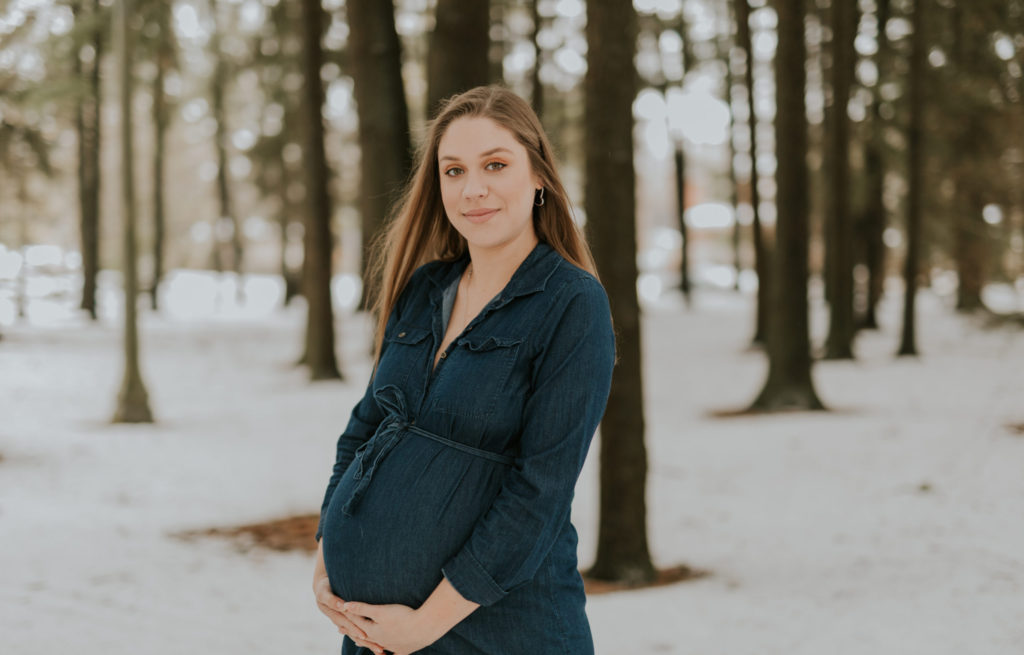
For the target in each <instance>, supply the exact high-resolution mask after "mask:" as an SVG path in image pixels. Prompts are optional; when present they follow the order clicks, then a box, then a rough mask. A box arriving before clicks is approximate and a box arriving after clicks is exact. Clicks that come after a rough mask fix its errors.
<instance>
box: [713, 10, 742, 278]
mask: <svg viewBox="0 0 1024 655" xmlns="http://www.w3.org/2000/svg"><path fill="white" fill-rule="evenodd" d="M730 6H731V5H729V4H727V6H726V9H725V11H726V13H727V15H728V16H729V21H730V24H731V22H732V20H733V12H732V11H731V9H730ZM715 45H716V46H717V48H718V56H719V57H720V58H721V59H722V61H723V63H724V64H725V98H723V99H724V100H725V104H726V106H727V107H729V137H728V139H727V140H726V143H725V146H726V152H728V156H729V168H728V175H729V205H730V206H731V207H732V214H733V223H732V265H733V268H734V269H735V271H736V281H735V283H734V284H733V287H734V288H735V289H736V290H737V291H739V289H740V273H741V272H742V262H741V259H740V235H741V226H740V219H739V211H738V210H739V194H738V193H737V190H736V143H735V139H734V134H735V131H736V120H735V116H734V115H733V111H732V101H733V95H732V85H733V82H734V80H733V76H732V47H733V44H732V38H731V36H729V35H726V36H723V37H719V38H718V40H717V41H716V42H715Z"/></svg>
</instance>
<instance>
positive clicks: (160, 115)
mask: <svg viewBox="0 0 1024 655" xmlns="http://www.w3.org/2000/svg"><path fill="white" fill-rule="evenodd" d="M157 12H159V13H158V18H157V20H158V25H159V28H160V36H159V37H158V38H159V43H158V45H157V53H156V77H155V79H154V80H153V129H154V141H155V145H154V148H153V280H152V283H151V284H150V287H149V294H150V303H151V305H152V307H153V310H154V311H156V310H157V309H158V308H159V291H160V281H161V280H162V279H163V275H164V232H165V224H166V220H165V216H164V161H165V159H166V157H167V153H166V148H165V141H166V136H167V122H168V120H167V113H168V112H167V96H166V94H165V93H164V77H165V75H166V74H167V70H168V69H169V68H170V65H171V57H172V56H173V53H172V50H171V48H172V45H171V34H170V29H171V23H170V6H169V5H167V4H165V3H160V4H159V6H158V7H157Z"/></svg>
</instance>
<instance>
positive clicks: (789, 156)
mask: <svg viewBox="0 0 1024 655" xmlns="http://www.w3.org/2000/svg"><path fill="white" fill-rule="evenodd" d="M775 6H776V11H777V12H778V35H779V42H778V46H777V48H778V49H777V50H776V52H775V84H776V98H777V100H776V102H777V106H778V110H777V112H776V115H775V148H776V157H777V158H778V168H777V170H776V186H777V188H778V192H777V203H778V208H779V209H778V219H777V222H776V224H775V255H774V257H773V258H772V261H773V265H774V274H773V276H772V279H773V281H774V282H775V284H773V287H772V308H771V313H770V315H769V321H770V324H769V326H768V343H767V345H768V349H767V350H768V379H767V380H766V381H765V385H764V389H762V390H761V393H760V395H759V396H758V397H757V399H756V400H755V401H754V405H753V408H752V409H754V410H762V411H780V410H795V409H823V406H822V404H821V401H820V400H818V395H817V393H816V392H815V390H814V384H813V382H812V380H811V353H810V335H809V328H808V316H807V272H808V271H807V269H808V266H807V255H808V240H809V230H808V223H809V219H808V189H807V181H808V174H807V116H806V107H805V102H804V93H805V89H806V81H807V78H806V71H805V69H804V65H805V63H806V60H807V53H806V45H805V43H804V18H805V10H804V0H778V1H777V2H776V3H775Z"/></svg>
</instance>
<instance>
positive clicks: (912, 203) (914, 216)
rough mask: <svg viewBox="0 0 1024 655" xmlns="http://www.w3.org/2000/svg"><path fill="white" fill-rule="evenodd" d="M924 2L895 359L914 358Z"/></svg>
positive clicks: (914, 65)
mask: <svg viewBox="0 0 1024 655" xmlns="http://www.w3.org/2000/svg"><path fill="white" fill-rule="evenodd" d="M924 3H925V0H914V13H913V17H912V19H911V22H912V23H913V26H914V33H913V35H912V36H911V46H910V47H911V53H910V71H909V73H908V75H909V77H910V79H909V80H908V86H909V96H910V118H909V121H908V124H907V234H906V237H907V252H906V257H905V259H904V262H903V282H904V286H905V292H904V298H903V332H902V335H901V337H900V347H899V351H898V352H897V354H898V355H901V356H902V355H917V333H916V324H915V314H916V307H915V304H916V299H917V272H918V268H919V267H920V258H921V255H920V253H921V211H922V207H921V200H922V197H923V194H924V188H923V187H922V185H923V183H924V153H923V145H924V144H923V130H924V125H923V122H924V76H925V75H926V74H927V64H926V62H925V57H926V56H927V54H926V49H927V47H928V44H927V42H926V40H925V34H924V17H925V10H924Z"/></svg>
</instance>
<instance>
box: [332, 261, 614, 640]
mask: <svg viewBox="0 0 1024 655" xmlns="http://www.w3.org/2000/svg"><path fill="white" fill-rule="evenodd" d="M467 264H468V258H466V257H463V258H462V259H460V260H457V261H454V262H432V263H430V264H427V265H425V266H422V267H420V268H419V269H417V271H416V272H415V273H414V274H413V276H412V278H411V280H410V282H409V284H408V285H407V286H406V289H405V290H404V291H403V293H402V295H401V297H400V299H399V301H398V303H397V306H396V307H395V310H394V312H393V313H392V315H391V316H390V317H389V319H388V323H387V327H386V329H385V333H384V342H383V347H382V350H381V357H380V362H379V365H378V367H377V370H376V373H375V375H374V377H373V379H372V381H371V382H370V385H369V387H368V388H367V390H366V394H365V395H364V397H363V398H362V400H360V401H359V403H358V404H357V405H356V406H355V408H354V409H353V411H352V415H351V418H350V420H349V423H348V426H347V427H346V428H345V432H344V433H343V434H342V435H341V437H340V438H339V439H338V448H337V457H336V460H335V464H334V470H333V474H332V475H331V478H330V482H329V483H328V485H327V492H326V494H325V496H324V503H323V507H322V508H321V513H320V526H319V528H318V529H317V538H318V539H319V538H322V543H323V551H324V563H325V565H326V568H327V573H328V576H329V578H330V582H331V587H332V588H333V590H334V593H335V594H336V595H338V596H339V597H341V598H343V599H345V600H354V601H362V602H367V603H374V604H384V603H399V604H402V605H408V606H411V607H419V606H420V605H421V604H422V603H423V602H424V601H425V600H426V599H427V597H428V596H429V595H430V593H431V592H432V591H433V590H434V588H435V587H436V586H437V585H438V583H439V582H440V581H441V578H442V576H444V577H446V578H448V580H449V582H451V584H452V585H453V586H454V587H455V588H456V589H457V590H458V591H459V593H460V594H462V595H463V596H464V597H465V598H467V599H469V600H472V601H474V602H476V603H479V604H480V605H481V607H480V608H478V609H477V610H476V611H475V612H473V613H472V614H471V615H470V616H469V617H468V618H466V619H465V620H463V621H462V622H461V623H459V624H458V625H457V626H455V627H454V628H453V629H452V630H451V631H449V632H448V633H447V634H446V635H445V636H444V637H442V638H441V639H440V640H438V641H437V642H435V643H434V644H433V645H432V646H430V647H429V648H426V649H424V650H422V651H420V652H423V653H444V654H447V655H461V654H467V655H468V654H477V655H484V654H486V655H497V654H502V655H517V654H523V655H527V654H529V655H537V654H538V653H545V654H546V653H564V654H573V655H576V654H582V653H593V651H594V647H593V642H592V639H591V635H590V627H589V624H588V622H587V617H586V614H585V612H584V604H585V600H586V599H585V596H584V593H583V583H582V580H581V579H580V575H579V572H578V570H577V561H576V530H575V528H573V526H572V524H571V523H570V521H569V510H570V505H571V502H572V497H573V489H574V487H575V484H576V479H577V477H578V476H579V473H580V469H581V468H582V466H583V461H584V458H585V457H586V454H587V449H588V447H589V446H590V442H591V438H592V436H593V434H594V431H595V430H596V429H597V426H598V423H599V422H600V420H601V416H602V414H603V413H604V408H605V403H606V401H607V398H608V392H609V387H610V384H611V376H612V366H613V362H614V358H615V345H614V336H613V333H612V325H611V314H610V311H609V307H608V299H607V296H606V295H605V292H604V288H603V287H602V286H601V285H600V283H599V282H598V281H597V280H596V279H595V278H594V277H593V276H591V275H590V274H588V273H587V272H585V271H582V270H580V269H579V268H577V267H575V266H573V265H572V264H570V263H569V262H567V261H566V260H565V259H564V258H562V256H561V255H559V254H558V253H557V252H556V251H554V250H553V249H552V248H551V247H550V246H548V245H547V244H544V243H539V244H538V245H537V246H536V247H535V248H534V249H533V251H532V252H531V253H530V254H529V256H527V258H526V259H525V260H524V261H523V263H522V264H521V265H520V266H519V268H518V269H517V271H516V272H515V274H514V275H513V276H512V279H511V280H510V281H509V283H508V285H506V287H505V288H504V290H502V292H501V293H500V294H498V295H497V296H495V297H494V298H493V299H492V300H491V301H490V303H489V304H488V305H487V306H486V307H485V308H484V309H483V310H482V311H481V312H480V314H479V315H478V316H476V317H475V318H474V319H473V320H472V321H471V322H470V324H469V325H468V326H467V327H466V329H465V330H464V331H463V333H462V334H461V335H459V336H458V337H457V338H455V339H454V340H453V341H452V343H451V345H450V346H449V347H448V348H447V350H446V351H445V352H444V353H443V354H442V355H441V357H442V358H441V359H440V360H439V361H438V364H437V366H436V368H435V367H434V366H433V362H434V355H435V353H436V352H437V348H438V346H439V344H440V343H441V340H442V338H443V336H444V333H445V328H446V325H447V320H448V316H449V315H450V313H451V306H452V302H453V300H454V294H455V289H456V288H457V284H458V280H459V278H460V276H461V274H462V272H463V271H464V270H465V268H466V266H467ZM342 653H344V654H346V655H348V654H355V653H363V654H368V653H370V651H368V650H365V649H359V648H357V647H356V646H355V644H353V643H352V642H351V641H350V640H349V639H348V638H346V639H345V641H344V644H343V647H342Z"/></svg>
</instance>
